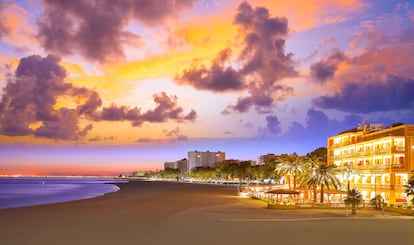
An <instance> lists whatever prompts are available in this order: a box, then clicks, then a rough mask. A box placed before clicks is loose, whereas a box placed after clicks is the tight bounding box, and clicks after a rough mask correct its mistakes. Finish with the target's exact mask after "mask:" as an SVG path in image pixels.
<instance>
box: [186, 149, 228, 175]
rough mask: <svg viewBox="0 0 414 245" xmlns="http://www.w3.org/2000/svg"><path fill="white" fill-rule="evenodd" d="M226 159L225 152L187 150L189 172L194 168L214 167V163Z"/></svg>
mask: <svg viewBox="0 0 414 245" xmlns="http://www.w3.org/2000/svg"><path fill="white" fill-rule="evenodd" d="M225 159H226V154H225V153H224V152H221V151H217V152H210V151H206V152H202V151H189V152H188V172H191V170H193V169H194V168H197V167H204V168H215V167H216V163H219V162H222V161H224V160H225Z"/></svg>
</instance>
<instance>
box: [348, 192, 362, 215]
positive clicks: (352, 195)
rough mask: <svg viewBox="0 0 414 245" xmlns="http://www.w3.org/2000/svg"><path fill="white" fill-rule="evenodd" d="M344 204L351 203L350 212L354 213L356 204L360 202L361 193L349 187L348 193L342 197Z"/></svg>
mask: <svg viewBox="0 0 414 245" xmlns="http://www.w3.org/2000/svg"><path fill="white" fill-rule="evenodd" d="M344 202H345V204H346V205H349V204H351V205H352V212H351V214H356V206H357V205H359V204H361V202H362V195H361V193H360V192H359V191H358V190H357V189H351V190H349V191H348V195H347V196H346V198H345V199H344Z"/></svg>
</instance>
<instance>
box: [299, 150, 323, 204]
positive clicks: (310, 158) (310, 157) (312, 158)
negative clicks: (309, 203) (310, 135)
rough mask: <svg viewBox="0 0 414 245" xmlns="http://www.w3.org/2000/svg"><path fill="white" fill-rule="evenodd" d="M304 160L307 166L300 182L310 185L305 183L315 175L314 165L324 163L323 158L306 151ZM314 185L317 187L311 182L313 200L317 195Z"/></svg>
mask: <svg viewBox="0 0 414 245" xmlns="http://www.w3.org/2000/svg"><path fill="white" fill-rule="evenodd" d="M318 149H320V148H318ZM313 152H315V151H313ZM305 161H307V162H308V165H309V168H308V171H307V172H306V173H304V174H303V175H302V176H301V182H302V184H303V185H305V186H308V187H310V186H309V185H308V184H307V182H308V181H309V180H310V178H311V177H312V176H313V175H315V169H316V166H317V165H319V164H322V163H324V161H323V158H322V157H321V156H320V155H318V154H312V153H308V154H307V155H306V158H305ZM316 187H317V186H316V184H315V183H313V184H312V190H313V202H316V196H317V190H316V189H317V188H316Z"/></svg>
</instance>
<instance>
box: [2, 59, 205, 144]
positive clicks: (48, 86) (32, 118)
mask: <svg viewBox="0 0 414 245" xmlns="http://www.w3.org/2000/svg"><path fill="white" fill-rule="evenodd" d="M59 62H60V59H59V58H57V57H56V56H52V55H49V56H47V57H45V58H42V57H41V56H38V55H32V56H28V57H26V58H22V59H21V60H20V63H19V65H18V67H17V69H16V71H15V74H14V75H10V76H9V77H7V79H8V81H7V84H6V86H5V87H4V89H3V93H2V97H1V101H0V133H1V134H4V135H8V136H19V135H20V136H23V135H33V136H35V137H46V138H52V139H65V140H78V139H81V138H83V137H84V136H86V135H87V133H88V131H89V130H91V129H92V125H88V126H86V127H85V128H83V129H81V128H79V121H80V119H82V118H83V119H89V120H93V121H101V120H107V121H131V122H132V124H133V126H140V125H141V124H142V123H143V122H165V121H167V120H174V121H177V122H182V121H194V120H195V119H196V118H197V113H196V112H195V111H194V110H191V111H190V112H189V113H187V114H185V113H184V110H183V108H182V107H181V106H179V105H178V101H177V100H178V99H177V97H176V96H171V97H169V96H167V94H166V93H164V92H162V93H159V94H155V95H154V101H155V103H156V107H155V109H153V110H148V111H146V112H144V113H141V109H140V108H137V107H134V108H131V109H130V108H127V107H125V106H117V105H111V106H110V107H105V108H103V109H100V108H101V106H102V100H101V98H100V96H99V94H98V93H97V92H96V91H93V90H90V89H88V88H84V87H74V86H73V85H72V84H70V83H66V82H65V78H66V71H65V69H64V68H63V67H62V66H61V65H60V64H59ZM59 98H63V99H64V100H70V101H72V102H75V103H76V105H75V107H74V108H65V107H61V105H59V103H58V99H59ZM57 105H58V106H60V107H61V108H58V107H57Z"/></svg>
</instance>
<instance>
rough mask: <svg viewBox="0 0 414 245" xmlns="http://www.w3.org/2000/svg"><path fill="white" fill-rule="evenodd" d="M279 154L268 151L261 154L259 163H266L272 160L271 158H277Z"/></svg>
mask: <svg viewBox="0 0 414 245" xmlns="http://www.w3.org/2000/svg"><path fill="white" fill-rule="evenodd" d="M278 157H279V156H278V155H275V154H273V153H268V154H266V155H260V156H259V159H258V161H257V162H258V165H264V164H267V163H268V162H270V161H271V160H275V159H277V158H278Z"/></svg>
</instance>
